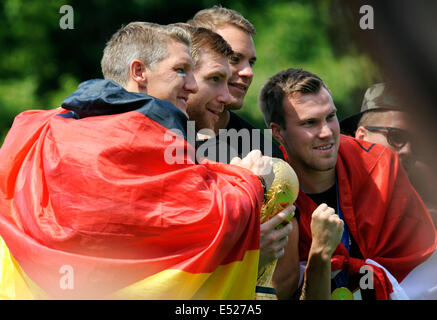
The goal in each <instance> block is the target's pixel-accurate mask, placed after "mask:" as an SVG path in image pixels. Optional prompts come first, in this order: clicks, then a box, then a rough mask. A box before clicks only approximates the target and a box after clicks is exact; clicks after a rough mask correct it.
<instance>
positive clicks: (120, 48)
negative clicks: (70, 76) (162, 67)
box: [101, 21, 191, 86]
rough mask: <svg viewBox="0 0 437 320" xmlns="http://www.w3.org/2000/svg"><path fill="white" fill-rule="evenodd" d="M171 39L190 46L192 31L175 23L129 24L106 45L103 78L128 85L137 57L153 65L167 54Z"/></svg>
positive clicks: (137, 22) (147, 65)
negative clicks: (131, 65) (133, 62)
mask: <svg viewBox="0 0 437 320" xmlns="http://www.w3.org/2000/svg"><path fill="white" fill-rule="evenodd" d="M171 41H177V42H181V43H184V44H186V45H187V46H188V47H189V46H190V43H191V41H190V35H189V33H188V32H187V31H186V30H184V29H182V28H179V27H176V26H165V25H159V24H156V23H149V22H139V21H136V22H131V23H129V24H128V25H127V26H125V27H122V28H121V29H120V30H118V31H117V32H116V33H115V34H114V35H113V36H112V37H111V39H110V40H109V41H108V43H107V44H106V47H105V49H104V51H103V57H102V61H101V67H102V73H103V76H104V78H105V79H110V80H114V81H115V82H117V83H118V84H120V85H121V86H125V85H126V84H127V81H128V79H129V66H130V63H131V62H132V61H133V60H135V59H138V60H140V61H142V62H143V63H144V64H145V65H146V67H149V68H152V67H153V66H154V64H156V63H157V62H159V61H161V60H163V59H165V58H166V57H167V55H168V50H167V46H168V43H170V42H171Z"/></svg>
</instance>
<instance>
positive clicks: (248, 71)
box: [238, 62, 253, 79]
mask: <svg viewBox="0 0 437 320" xmlns="http://www.w3.org/2000/svg"><path fill="white" fill-rule="evenodd" d="M238 75H239V76H240V77H246V78H251V79H252V78H253V70H252V66H251V65H250V64H249V62H247V63H245V64H244V65H243V66H242V68H241V69H240V70H239V71H238Z"/></svg>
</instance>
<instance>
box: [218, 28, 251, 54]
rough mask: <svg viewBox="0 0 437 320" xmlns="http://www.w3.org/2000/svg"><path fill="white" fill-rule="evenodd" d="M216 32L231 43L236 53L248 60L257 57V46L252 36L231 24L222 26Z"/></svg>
mask: <svg viewBox="0 0 437 320" xmlns="http://www.w3.org/2000/svg"><path fill="white" fill-rule="evenodd" d="M215 31H216V32H217V33H218V34H219V35H221V36H222V37H223V39H225V40H226V42H227V43H229V45H230V46H231V47H232V50H233V51H234V52H235V53H239V54H242V55H244V56H247V57H248V58H251V57H254V56H255V45H254V43H253V39H252V36H251V35H250V34H249V33H247V32H246V31H244V30H242V29H240V28H238V27H236V26H234V25H231V24H227V25H224V26H220V27H219V28H217V29H216V30H215Z"/></svg>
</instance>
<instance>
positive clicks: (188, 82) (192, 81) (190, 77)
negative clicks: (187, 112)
mask: <svg viewBox="0 0 437 320" xmlns="http://www.w3.org/2000/svg"><path fill="white" fill-rule="evenodd" d="M184 89H185V90H186V91H189V92H190V93H196V92H197V91H199V87H198V86H197V82H196V78H195V77H194V72H192V71H191V72H188V73H187V76H186V77H185V84H184Z"/></svg>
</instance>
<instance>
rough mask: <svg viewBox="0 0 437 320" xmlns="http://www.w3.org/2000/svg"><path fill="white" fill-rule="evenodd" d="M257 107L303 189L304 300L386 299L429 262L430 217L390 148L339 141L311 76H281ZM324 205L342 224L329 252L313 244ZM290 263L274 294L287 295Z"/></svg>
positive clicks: (323, 89)
mask: <svg viewBox="0 0 437 320" xmlns="http://www.w3.org/2000/svg"><path fill="white" fill-rule="evenodd" d="M259 101H260V106H261V110H262V112H263V114H264V118H265V120H266V124H267V125H268V126H269V127H270V128H271V129H272V132H273V135H274V136H275V137H276V138H277V139H278V141H279V142H280V143H281V145H282V146H283V147H284V149H285V151H286V155H287V158H288V161H289V163H290V165H292V167H293V168H294V170H295V171H296V173H297V176H298V178H299V182H300V185H301V191H300V193H299V197H298V199H297V201H296V207H297V209H296V212H297V216H298V219H299V231H300V233H299V255H300V260H301V261H306V260H308V266H307V268H306V271H305V276H306V278H305V280H304V284H303V290H304V292H303V294H304V296H305V295H308V296H309V297H315V298H323V299H329V295H330V293H331V292H330V291H331V290H330V289H331V288H332V289H334V288H336V287H337V288H341V287H347V288H348V289H349V290H350V291H351V292H350V293H349V294H350V297H352V292H353V293H354V296H355V298H364V299H368V298H369V299H371V298H375V297H376V299H388V298H390V294H392V293H393V292H394V290H395V287H396V286H395V284H396V283H397V282H401V281H402V280H403V279H404V278H405V277H406V276H407V275H408V273H409V272H410V271H411V270H413V269H414V268H415V267H416V266H418V265H419V264H421V263H422V262H424V261H425V260H426V259H427V258H428V257H430V256H431V254H432V253H433V252H434V250H435V247H436V243H437V235H436V231H435V229H434V227H433V225H432V222H431V218H430V216H429V213H428V212H427V210H426V208H425V206H424V204H423V202H422V201H421V200H420V198H419V197H418V196H417V193H416V192H415V191H414V188H413V187H412V186H411V184H410V182H409V180H408V177H407V175H406V173H405V171H404V170H403V168H402V166H401V165H400V163H399V159H398V158H397V156H396V155H395V154H394V153H393V152H392V151H391V150H389V149H388V148H385V147H383V146H379V145H376V144H371V143H367V142H364V141H360V140H356V139H353V138H351V137H347V136H343V135H340V127H339V122H338V119H337V116H336V111H337V110H336V108H335V105H334V103H333V100H332V97H331V93H330V91H329V89H328V88H327V86H326V85H325V84H324V83H323V81H322V80H321V78H320V77H318V76H317V75H315V74H313V73H311V72H308V71H305V70H302V69H287V70H284V71H281V72H279V73H278V74H276V75H274V76H273V77H271V78H270V79H269V80H268V81H267V82H266V84H265V85H264V86H263V88H262V90H261V92H260V96H259ZM323 203H326V204H327V205H328V206H329V207H332V208H334V209H335V212H336V213H337V215H338V217H340V218H341V219H342V220H343V221H344V222H345V224H344V232H343V235H342V237H341V243H340V244H339V245H338V246H336V247H334V248H333V247H332V244H335V241H334V242H331V243H330V244H328V243H327V242H325V243H324V244H323V243H322V245H320V243H316V244H314V241H315V239H314V232H313V231H314V230H313V228H312V213H313V211H314V210H315V209H316V208H317V206H318V205H321V204H323ZM330 254H332V256H330ZM288 257H291V258H290V259H293V257H294V248H291V247H290V246H288V247H286V253H285V255H284V258H283V259H282V261H283V264H281V265H279V264H278V269H279V270H278V279H280V281H278V283H279V284H282V283H283V284H284V285H283V286H282V287H278V288H277V289H278V290H279V291H282V292H285V293H284V294H288V295H291V294H292V292H290V291H289V288H288V287H287V279H288V278H290V277H293V275H292V274H289V272H288V270H287V263H292V264H293V263H294V262H293V261H289V260H288ZM310 262H311V263H312V265H313V264H314V265H315V267H312V266H311V268H310ZM363 267H364V270H371V280H372V284H373V289H374V290H373V289H372V287H371V286H362V283H361V280H360V279H361V277H362V276H363V274H362V270H363ZM315 270H319V272H315ZM328 270H332V271H333V274H332V275H333V278H334V280H333V282H332V284H331V285H332V286H331V285H330V283H329V282H330V280H331V272H328ZM312 272H314V274H315V275H316V276H318V277H319V281H320V282H319V283H322V284H323V283H324V284H326V285H324V286H322V287H321V288H319V289H323V290H322V291H323V292H320V290H319V292H318V291H317V286H316V287H315V286H314V282H311V281H314V279H313V280H312V279H311V278H312V277H313V273H312ZM360 272H361V273H360ZM340 290H345V289H340ZM306 291H307V292H306ZM333 294H334V297H335V296H336V293H335V291H334V292H333ZM342 294H345V292H344V291H343V292H342ZM360 296H361V297H360Z"/></svg>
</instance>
